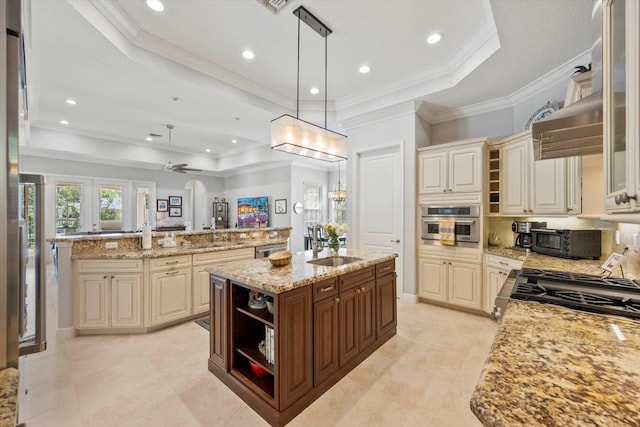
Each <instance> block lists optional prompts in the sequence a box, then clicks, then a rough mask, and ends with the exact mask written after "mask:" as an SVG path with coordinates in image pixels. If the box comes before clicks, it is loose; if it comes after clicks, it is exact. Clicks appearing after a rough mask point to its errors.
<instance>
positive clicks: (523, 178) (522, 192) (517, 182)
mask: <svg viewBox="0 0 640 427" xmlns="http://www.w3.org/2000/svg"><path fill="white" fill-rule="evenodd" d="M527 142H528V143H529V144H531V140H530V139H527V140H526V141H523V142H519V143H514V144H508V145H505V146H504V147H503V149H502V156H503V161H502V171H503V177H502V180H501V184H502V206H501V207H502V213H503V214H517V215H520V214H523V213H529V193H528V185H529V178H528V173H529V172H528V171H529V156H528V153H529V147H528V146H527Z"/></svg>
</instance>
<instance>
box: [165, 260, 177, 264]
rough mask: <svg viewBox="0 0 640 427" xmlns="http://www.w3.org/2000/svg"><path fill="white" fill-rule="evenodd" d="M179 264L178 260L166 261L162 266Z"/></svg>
mask: <svg viewBox="0 0 640 427" xmlns="http://www.w3.org/2000/svg"><path fill="white" fill-rule="evenodd" d="M179 262H180V260H175V261H166V262H165V263H164V265H172V264H178V263H179Z"/></svg>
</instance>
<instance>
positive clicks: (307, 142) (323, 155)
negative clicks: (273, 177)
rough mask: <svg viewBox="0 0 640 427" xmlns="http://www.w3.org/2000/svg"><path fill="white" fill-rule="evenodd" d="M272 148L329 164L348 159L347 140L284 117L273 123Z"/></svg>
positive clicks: (301, 121)
mask: <svg viewBox="0 0 640 427" xmlns="http://www.w3.org/2000/svg"><path fill="white" fill-rule="evenodd" d="M271 148H273V149H274V150H279V151H284V152H286V153H291V154H298V155H300V156H305V157H311V158H314V159H318V160H324V161H326V162H337V161H340V160H346V159H347V137H346V135H342V134H341V133H337V132H333V131H331V130H328V129H324V128H321V127H320V126H316V125H314V124H313V123H309V122H305V121H304V120H300V119H298V118H296V117H293V116H290V115H288V114H285V115H283V116H280V117H278V118H277V119H274V120H272V121H271Z"/></svg>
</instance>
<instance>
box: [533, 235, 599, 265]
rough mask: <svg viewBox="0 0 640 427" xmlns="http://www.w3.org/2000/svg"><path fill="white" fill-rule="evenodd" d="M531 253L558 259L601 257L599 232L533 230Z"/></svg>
mask: <svg viewBox="0 0 640 427" xmlns="http://www.w3.org/2000/svg"><path fill="white" fill-rule="evenodd" d="M532 234H533V240H532V245H533V251H534V252H535V253H538V254H544V255H550V256H555V257H560V258H571V259H577V258H593V259H599V258H600V255H601V239H602V237H601V232H600V230H554V229H539V228H537V227H536V228H533V229H532Z"/></svg>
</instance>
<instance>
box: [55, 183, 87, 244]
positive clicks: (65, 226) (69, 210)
mask: <svg viewBox="0 0 640 427" xmlns="http://www.w3.org/2000/svg"><path fill="white" fill-rule="evenodd" d="M81 196H82V185H81V184H77V183H65V182H59V183H56V233H58V234H66V233H73V232H75V231H76V230H78V229H79V228H80V227H81V224H80V218H81V216H80V214H81V213H82V212H81V204H80V200H81Z"/></svg>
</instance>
